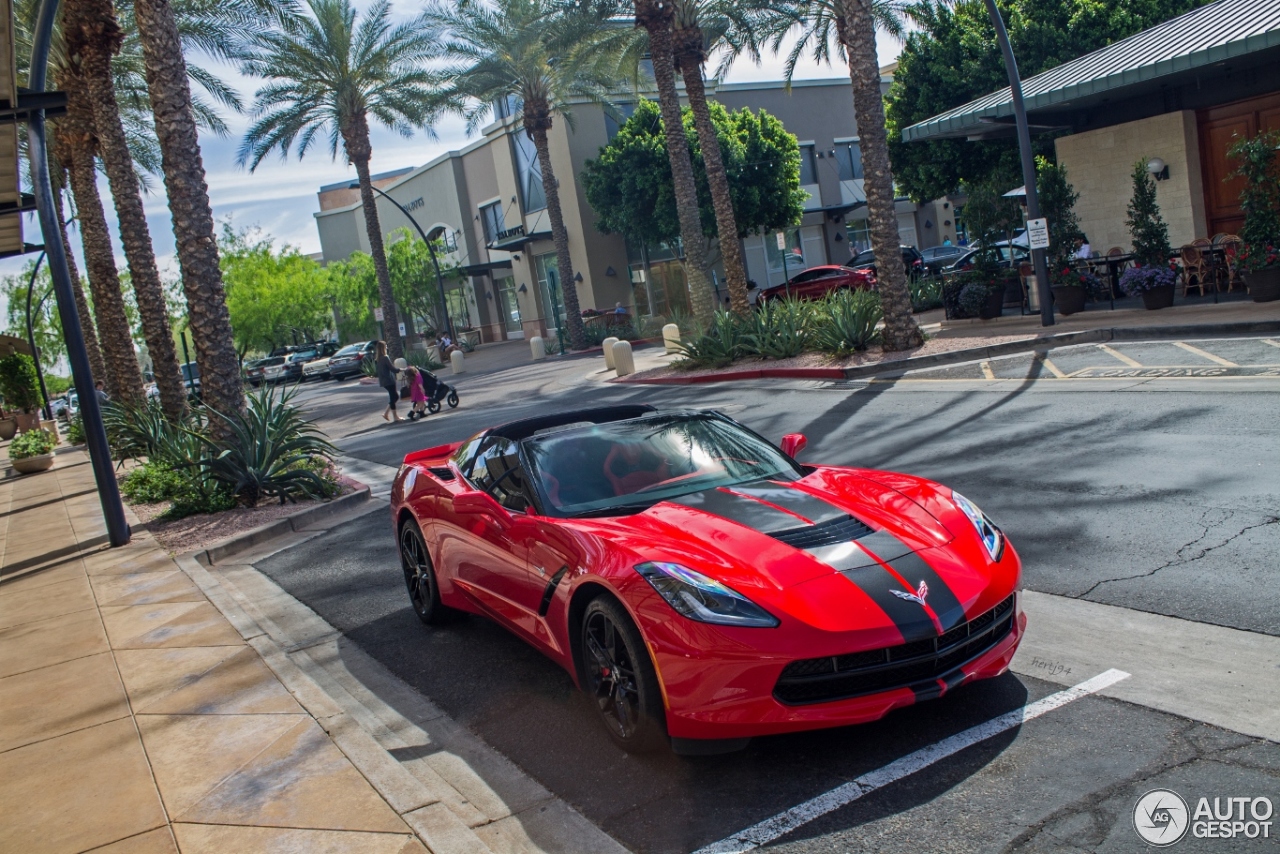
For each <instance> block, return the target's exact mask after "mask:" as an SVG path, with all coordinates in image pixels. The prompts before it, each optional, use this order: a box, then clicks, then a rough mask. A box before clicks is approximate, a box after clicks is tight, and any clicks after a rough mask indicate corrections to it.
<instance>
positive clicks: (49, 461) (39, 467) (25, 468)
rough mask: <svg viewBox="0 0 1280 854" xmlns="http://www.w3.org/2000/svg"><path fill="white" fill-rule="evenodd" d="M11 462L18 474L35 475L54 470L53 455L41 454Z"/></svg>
mask: <svg viewBox="0 0 1280 854" xmlns="http://www.w3.org/2000/svg"><path fill="white" fill-rule="evenodd" d="M9 462H10V463H12V464H13V470H14V471H16V472H17V473H18V474H35V473H36V472H38V471H48V470H49V469H51V468H53V454H39V455H38V456H34V457H23V458H22V459H20V460H10V461H9Z"/></svg>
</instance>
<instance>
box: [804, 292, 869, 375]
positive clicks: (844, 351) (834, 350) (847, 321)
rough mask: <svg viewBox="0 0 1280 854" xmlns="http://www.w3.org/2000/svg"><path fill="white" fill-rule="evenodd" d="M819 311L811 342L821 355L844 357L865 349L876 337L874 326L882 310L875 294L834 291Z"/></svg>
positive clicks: (822, 303)
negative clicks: (822, 353) (812, 341)
mask: <svg viewBox="0 0 1280 854" xmlns="http://www.w3.org/2000/svg"><path fill="white" fill-rule="evenodd" d="M818 310H819V315H818V318H817V319H816V322H815V330H814V343H815V344H816V345H817V347H818V349H819V350H821V351H822V352H824V353H830V354H832V355H834V356H839V357H842V358H843V357H844V356H848V355H849V354H850V353H855V352H861V351H863V350H866V349H867V347H869V346H870V345H871V344H873V343H874V342H875V340H876V338H878V337H879V333H878V332H877V331H876V326H877V325H878V324H879V323H880V321H881V319H882V318H883V317H884V311H883V309H882V308H881V305H880V295H879V294H878V293H876V292H875V291H862V290H857V291H848V290H840V291H836V292H835V293H834V294H831V295H829V296H828V297H827V298H826V299H825V300H823V301H822V302H821V303H820V304H819V309H818Z"/></svg>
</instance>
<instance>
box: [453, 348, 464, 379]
mask: <svg viewBox="0 0 1280 854" xmlns="http://www.w3.org/2000/svg"><path fill="white" fill-rule="evenodd" d="M464 362H466V357H464V356H463V355H462V351H461V350H454V351H453V352H452V353H450V354H449V368H450V370H452V371H453V372H454V373H455V374H460V373H462V372H463V371H465V370H466V367H465V366H464V364H463V363H464Z"/></svg>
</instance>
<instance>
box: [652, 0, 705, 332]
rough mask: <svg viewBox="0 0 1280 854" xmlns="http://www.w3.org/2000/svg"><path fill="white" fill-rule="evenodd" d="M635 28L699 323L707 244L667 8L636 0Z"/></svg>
mask: <svg viewBox="0 0 1280 854" xmlns="http://www.w3.org/2000/svg"><path fill="white" fill-rule="evenodd" d="M635 8H636V26H637V27H642V28H644V30H645V31H646V32H648V34H649V56H650V57H651V58H652V60H653V76H654V80H655V81H656V82H657V84H658V108H659V109H660V110H661V112H662V130H663V133H664V134H665V135H666V138H667V158H668V160H670V162H671V180H672V183H673V185H674V188H675V195H676V215H677V216H678V217H679V220H680V240H681V242H683V243H684V257H685V262H686V263H685V276H686V277H687V278H688V280H689V305H690V307H691V308H692V309H693V314H694V316H695V317H697V318H698V320H700V321H702V322H703V323H710V322H711V319H712V317H713V316H714V315H715V300H714V299H712V295H711V282H710V280H708V278H707V244H706V240H705V238H704V237H703V235H702V214H701V212H700V211H699V209H698V188H697V185H696V184H695V183H694V180H693V160H692V158H691V155H690V154H689V140H688V139H687V138H686V137H685V135H684V121H683V119H682V118H681V115H680V95H679V93H677V92H676V78H675V57H674V54H673V48H672V41H671V17H672V12H671V4H670V3H659V2H657V0H636V4H635Z"/></svg>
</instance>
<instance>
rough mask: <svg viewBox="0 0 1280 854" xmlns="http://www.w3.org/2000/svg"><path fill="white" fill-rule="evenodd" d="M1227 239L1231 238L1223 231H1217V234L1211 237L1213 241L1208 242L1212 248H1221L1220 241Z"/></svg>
mask: <svg viewBox="0 0 1280 854" xmlns="http://www.w3.org/2000/svg"><path fill="white" fill-rule="evenodd" d="M1228 237H1231V235H1230V234H1227V233H1226V232H1225V231H1219V232H1218V233H1217V234H1215V235H1214V236H1213V240H1211V241H1209V242H1210V243H1212V244H1213V245H1214V246H1221V245H1222V241H1224V240H1226V239H1227V238H1228Z"/></svg>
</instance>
